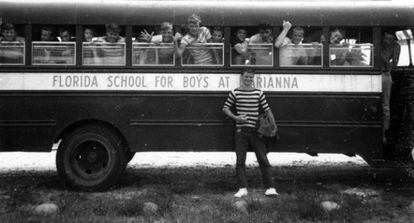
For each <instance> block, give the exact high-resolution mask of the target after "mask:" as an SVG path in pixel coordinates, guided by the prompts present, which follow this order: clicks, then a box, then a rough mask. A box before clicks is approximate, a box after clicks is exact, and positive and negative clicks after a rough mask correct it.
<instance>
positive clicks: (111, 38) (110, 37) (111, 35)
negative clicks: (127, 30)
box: [106, 31, 119, 43]
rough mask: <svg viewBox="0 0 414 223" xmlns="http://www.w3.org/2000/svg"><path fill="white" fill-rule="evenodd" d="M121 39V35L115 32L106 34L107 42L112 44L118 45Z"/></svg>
mask: <svg viewBox="0 0 414 223" xmlns="http://www.w3.org/2000/svg"><path fill="white" fill-rule="evenodd" d="M118 39H119V33H118V32H115V31H109V32H106V41H108V42H110V43H116V42H118Z"/></svg>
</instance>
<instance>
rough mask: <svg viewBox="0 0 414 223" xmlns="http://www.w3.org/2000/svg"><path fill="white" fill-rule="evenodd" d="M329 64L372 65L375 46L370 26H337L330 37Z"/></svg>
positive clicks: (332, 65)
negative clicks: (353, 27) (343, 27)
mask: <svg viewBox="0 0 414 223" xmlns="http://www.w3.org/2000/svg"><path fill="white" fill-rule="evenodd" d="M329 43H330V45H329V65H330V66H331V67H343V66H345V67H371V66H373V54H374V47H373V44H372V31H371V29H369V28H358V29H351V28H348V29H346V30H345V29H342V28H335V29H332V30H331V32H330V37H329Z"/></svg>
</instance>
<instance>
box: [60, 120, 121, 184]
mask: <svg viewBox="0 0 414 223" xmlns="http://www.w3.org/2000/svg"><path fill="white" fill-rule="evenodd" d="M56 167H57V171H58V174H59V176H60V177H62V178H63V180H64V182H65V183H66V184H68V185H70V186H71V187H73V188H75V189H79V190H87V191H91V190H104V189H107V188H108V187H110V186H112V185H113V184H114V182H116V180H117V178H118V177H119V176H120V175H121V174H122V172H123V171H124V169H125V148H124V146H123V143H122V140H121V139H120V137H119V136H118V135H117V134H115V133H114V132H112V131H111V130H109V129H108V128H106V127H104V126H99V125H89V126H84V127H81V128H78V129H76V130H74V131H73V132H72V133H70V134H69V135H67V136H66V137H64V138H63V140H62V142H61V143H60V145H59V147H58V150H57V153H56Z"/></svg>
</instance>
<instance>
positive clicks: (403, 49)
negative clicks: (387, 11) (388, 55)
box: [395, 28, 414, 67]
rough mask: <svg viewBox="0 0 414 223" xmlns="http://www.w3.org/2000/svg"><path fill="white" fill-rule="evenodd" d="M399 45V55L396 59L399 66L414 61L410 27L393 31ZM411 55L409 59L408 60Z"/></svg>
mask: <svg viewBox="0 0 414 223" xmlns="http://www.w3.org/2000/svg"><path fill="white" fill-rule="evenodd" d="M395 34H396V36H397V38H398V41H397V43H398V44H399V45H400V55H399V59H398V65H397V66H399V67H406V66H409V65H410V62H411V63H412V62H413V61H414V39H413V32H412V31H411V30H410V29H406V28H404V29H399V30H398V31H396V32H395ZM410 56H411V60H410Z"/></svg>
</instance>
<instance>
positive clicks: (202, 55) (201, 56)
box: [181, 26, 213, 64]
mask: <svg viewBox="0 0 414 223" xmlns="http://www.w3.org/2000/svg"><path fill="white" fill-rule="evenodd" d="M209 39H211V34H210V30H209V29H208V28H207V27H204V26H203V27H200V30H199V32H198V36H197V38H195V37H193V36H191V35H189V34H187V35H185V36H184V37H183V38H182V39H181V44H182V45H185V46H191V45H193V44H195V43H207V41H208V40H209ZM190 53H191V56H193V58H194V63H195V64H213V56H212V55H211V52H210V50H209V49H205V47H200V49H190Z"/></svg>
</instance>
